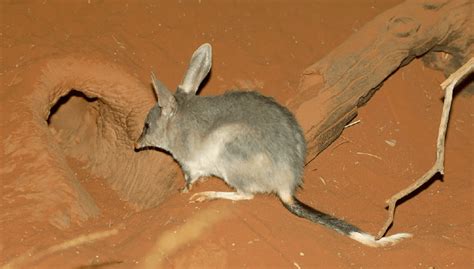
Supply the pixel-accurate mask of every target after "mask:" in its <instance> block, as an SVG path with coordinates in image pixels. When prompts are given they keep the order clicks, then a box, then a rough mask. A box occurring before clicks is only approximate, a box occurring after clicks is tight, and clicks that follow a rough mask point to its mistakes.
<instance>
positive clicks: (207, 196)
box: [189, 191, 253, 203]
mask: <svg viewBox="0 0 474 269" xmlns="http://www.w3.org/2000/svg"><path fill="white" fill-rule="evenodd" d="M214 199H226V200H232V201H240V200H250V199H253V194H251V193H242V192H224V191H204V192H198V193H195V194H193V196H191V198H189V202H190V203H196V202H204V201H206V200H214Z"/></svg>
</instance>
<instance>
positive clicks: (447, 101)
mask: <svg viewBox="0 0 474 269" xmlns="http://www.w3.org/2000/svg"><path fill="white" fill-rule="evenodd" d="M473 70H474V58H471V59H470V60H469V61H468V62H467V63H466V64H464V65H463V66H462V67H461V68H459V69H458V70H457V71H456V72H454V73H453V74H451V75H450V76H449V78H448V79H446V80H445V81H444V82H443V83H441V88H442V89H443V90H445V94H444V104H443V112H442V114H441V122H440V124H439V130H438V140H437V143H436V161H435V163H434V165H433V167H431V169H429V170H428V171H427V172H426V173H425V174H424V175H423V176H421V177H420V178H419V179H417V180H416V181H415V182H413V183H412V184H411V185H410V186H408V187H407V188H405V189H403V190H401V191H400V192H398V193H396V194H395V195H393V196H392V197H391V198H390V199H389V200H387V202H386V203H387V204H388V218H387V221H386V222H385V224H384V226H383V227H382V229H380V231H379V232H378V234H377V237H376V239H380V238H382V237H383V236H384V235H385V233H386V232H387V230H388V228H389V227H390V225H392V223H393V218H394V215H395V207H396V205H397V202H398V200H400V199H402V198H403V197H405V196H407V195H408V194H410V193H412V192H413V191H415V190H416V189H418V188H419V187H421V186H422V185H423V184H425V183H426V182H428V181H429V180H430V179H431V178H432V177H433V176H434V175H435V174H436V173H438V172H439V173H440V174H442V175H443V174H444V148H445V140H446V131H447V127H448V121H449V112H450V110H451V103H452V99H453V90H454V87H455V86H456V85H457V84H458V82H460V81H462V80H463V79H464V78H466V77H467V75H469V74H470V73H472V72H473Z"/></svg>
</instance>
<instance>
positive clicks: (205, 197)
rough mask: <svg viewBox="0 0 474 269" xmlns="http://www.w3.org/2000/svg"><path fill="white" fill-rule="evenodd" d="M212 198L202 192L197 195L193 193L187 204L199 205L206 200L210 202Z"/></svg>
mask: <svg viewBox="0 0 474 269" xmlns="http://www.w3.org/2000/svg"><path fill="white" fill-rule="evenodd" d="M212 199H213V198H212V197H210V196H209V195H208V194H207V193H204V192H198V193H195V194H193V195H192V196H191V197H190V198H189V202H190V203H201V202H204V201H206V200H212Z"/></svg>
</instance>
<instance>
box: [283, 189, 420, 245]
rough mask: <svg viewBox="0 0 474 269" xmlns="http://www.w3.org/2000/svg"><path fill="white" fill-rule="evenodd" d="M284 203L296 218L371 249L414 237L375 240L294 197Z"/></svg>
mask: <svg viewBox="0 0 474 269" xmlns="http://www.w3.org/2000/svg"><path fill="white" fill-rule="evenodd" d="M282 203H283V205H284V206H285V207H286V209H288V210H289V211H290V212H291V213H293V214H295V215H296V216H298V217H301V218H305V219H308V220H310V221H312V222H315V223H318V224H321V225H324V226H326V227H328V228H329V229H332V230H335V231H336V232H338V233H341V234H343V235H346V236H348V237H350V238H352V239H354V240H356V241H358V242H360V243H362V244H364V245H367V246H370V247H384V246H387V245H395V244H396V243H398V242H399V241H401V240H403V239H405V238H409V237H412V235H411V234H409V233H398V234H394V235H391V236H387V237H382V238H380V239H379V240H375V237H374V236H373V235H370V234H368V233H365V232H363V231H362V230H361V229H359V228H357V227H356V226H354V225H352V224H350V223H347V222H345V221H343V220H340V219H338V218H335V217H333V216H331V215H328V214H326V213H324V212H321V211H318V210H316V209H314V208H312V207H310V206H308V205H306V204H304V203H302V202H300V201H299V200H298V199H296V198H295V197H293V199H292V200H291V201H284V200H283V199H282Z"/></svg>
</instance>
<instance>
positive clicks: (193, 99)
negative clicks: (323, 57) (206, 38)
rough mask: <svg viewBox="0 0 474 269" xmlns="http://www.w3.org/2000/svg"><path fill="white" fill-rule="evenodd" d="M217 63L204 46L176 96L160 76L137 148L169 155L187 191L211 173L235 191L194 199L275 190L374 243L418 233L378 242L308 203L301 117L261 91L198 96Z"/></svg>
mask: <svg viewBox="0 0 474 269" xmlns="http://www.w3.org/2000/svg"><path fill="white" fill-rule="evenodd" d="M211 58H212V50H211V46H210V45H209V44H203V45H201V46H200V47H199V48H198V49H197V50H196V51H195V52H194V54H193V55H192V57H191V61H190V64H189V67H188V70H187V71H186V73H185V75H184V78H183V80H182V82H181V84H180V85H179V86H178V88H177V90H176V92H175V93H174V94H173V93H171V92H170V91H169V90H168V89H167V88H166V86H165V85H164V84H163V83H161V82H160V81H159V80H157V79H156V77H155V75H154V74H152V84H153V88H154V90H155V93H156V95H157V97H158V102H157V103H156V105H155V106H154V107H153V108H152V109H151V110H150V112H149V113H148V115H147V117H146V120H145V125H144V128H143V132H142V134H141V136H140V138H139V139H138V141H137V142H136V145H135V147H136V148H137V149H140V148H145V147H156V148H160V149H163V150H165V151H168V152H169V153H170V154H171V155H172V156H173V157H174V158H175V159H176V161H177V162H178V163H179V164H180V166H181V168H182V170H183V172H184V175H185V181H186V182H185V187H184V191H189V190H190V189H191V186H192V184H193V183H194V182H196V180H197V179H198V178H200V177H203V176H211V175H212V176H216V177H219V178H222V179H223V180H224V181H225V182H226V183H227V184H228V185H229V186H231V187H232V188H234V189H235V192H216V191H207V192H200V193H196V194H194V195H192V196H191V198H190V200H191V201H192V202H202V201H205V200H211V199H228V200H233V201H237V200H249V199H252V198H253V197H254V195H255V194H257V193H274V194H276V195H277V196H278V197H279V198H280V200H281V202H282V203H283V205H284V206H285V207H286V208H287V209H288V210H289V211H290V212H291V213H293V214H295V215H296V216H299V217H302V218H305V219H308V220H310V221H313V222H315V223H319V224H322V225H324V226H326V227H328V228H330V229H332V230H334V231H336V232H339V233H341V234H343V235H346V236H348V237H350V238H352V239H354V240H356V241H358V242H360V243H362V244H364V245H367V246H371V247H381V246H386V245H392V244H395V243H397V242H398V241H400V240H401V239H404V238H407V237H410V236H411V234H408V233H398V234H395V235H391V236H388V237H383V238H381V239H379V240H376V239H375V238H374V236H372V235H370V234H368V233H365V232H363V231H361V230H360V229H359V228H357V227H356V226H354V225H352V224H349V223H347V222H345V221H343V220H340V219H338V218H335V217H333V216H330V215H328V214H326V213H323V212H321V211H318V210H316V209H314V208H311V207H309V206H308V205H306V204H304V203H302V202H300V201H299V200H298V199H297V198H296V197H295V192H296V190H297V188H298V187H299V186H300V185H301V184H302V176H303V169H304V160H305V155H306V142H305V138H304V136H303V132H302V130H301V127H300V126H299V124H298V122H297V121H296V119H295V117H294V116H293V114H292V113H291V112H290V111H289V110H288V109H287V108H285V107H283V106H281V105H279V104H278V103H277V102H276V101H275V100H274V99H273V98H270V97H266V96H263V95H261V94H259V93H257V92H252V91H231V92H227V93H225V94H223V95H218V96H198V95H196V92H197V90H198V88H199V85H200V84H201V82H202V81H203V80H204V78H205V77H206V76H207V75H208V73H209V71H210V69H211V61H212V60H211Z"/></svg>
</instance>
